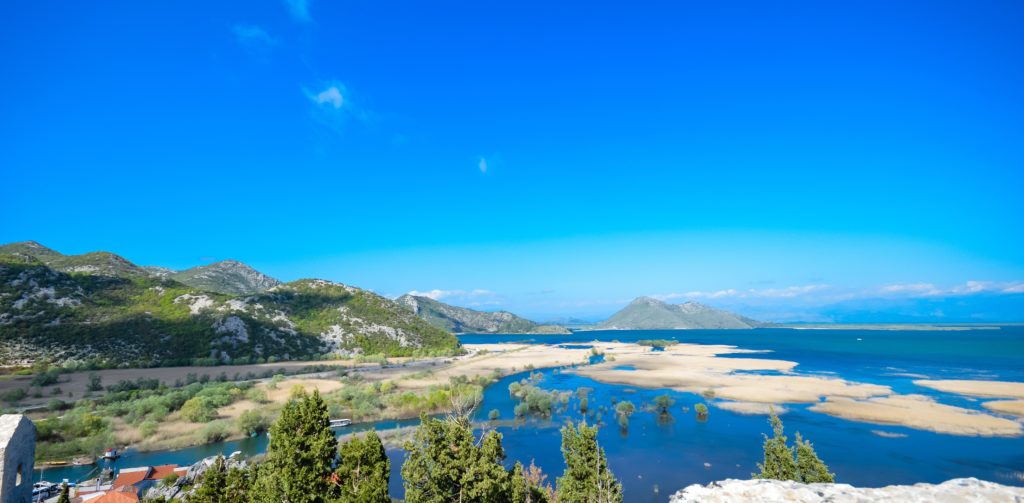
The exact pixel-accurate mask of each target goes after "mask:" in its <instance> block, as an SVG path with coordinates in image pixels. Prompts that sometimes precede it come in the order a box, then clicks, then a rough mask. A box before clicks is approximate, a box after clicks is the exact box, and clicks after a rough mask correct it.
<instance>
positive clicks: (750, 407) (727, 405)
mask: <svg viewBox="0 0 1024 503" xmlns="http://www.w3.org/2000/svg"><path fill="white" fill-rule="evenodd" d="M711 405H713V406H715V407H718V408H719V409H725V410H728V411H731V412H735V413H737V414H745V415H748V416H755V415H765V416H767V415H768V414H771V413H772V412H773V411H774V412H775V413H776V414H778V415H780V416H781V415H783V414H785V413H787V412H789V409H787V408H785V407H783V406H781V405H777V404H771V403H754V402H712V403H711Z"/></svg>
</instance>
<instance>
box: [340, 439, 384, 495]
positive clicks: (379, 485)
mask: <svg viewBox="0 0 1024 503" xmlns="http://www.w3.org/2000/svg"><path fill="white" fill-rule="evenodd" d="M339 450H340V454H341V461H340V463H339V464H338V469H337V470H335V472H334V473H335V474H336V480H337V484H338V486H339V488H340V493H341V501H344V502H348V501H354V502H360V503H375V502H382V503H389V502H390V501H391V496H390V495H389V494H388V481H389V480H390V479H391V461H389V460H388V455H387V452H386V451H385V450H384V444H383V443H381V441H380V437H378V436H377V432H375V431H373V430H370V432H368V433H367V434H366V435H363V436H362V437H353V438H352V439H351V440H349V441H348V442H345V443H344V444H341V448H340V449H339Z"/></svg>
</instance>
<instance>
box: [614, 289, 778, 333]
mask: <svg viewBox="0 0 1024 503" xmlns="http://www.w3.org/2000/svg"><path fill="white" fill-rule="evenodd" d="M758 326H761V323H760V322H758V321H755V320H752V319H750V318H746V317H743V316H740V315H738V314H734V313H730V312H728V311H722V310H720V309H715V308H713V307H708V306H705V305H704V304H701V303H699V302H684V303H682V304H669V303H666V302H662V301H660V300H657V299H652V298H650V297H638V298H636V299H634V300H633V302H630V303H629V305H627V306H626V307H624V308H622V310H620V311H619V312H617V313H615V314H613V315H612V316H611V317H610V318H608V319H607V320H605V321H603V322H601V323H598V324H597V325H595V326H594V328H596V329H598V330H673V329H694V328H733V329H744V328H754V327H758Z"/></svg>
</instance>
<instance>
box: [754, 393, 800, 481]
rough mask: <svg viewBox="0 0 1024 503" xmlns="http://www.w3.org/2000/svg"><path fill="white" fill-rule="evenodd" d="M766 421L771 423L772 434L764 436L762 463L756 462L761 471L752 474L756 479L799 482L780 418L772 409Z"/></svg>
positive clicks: (791, 450) (791, 451)
mask: <svg viewBox="0 0 1024 503" xmlns="http://www.w3.org/2000/svg"><path fill="white" fill-rule="evenodd" d="M768 422H769V423H770V424H771V425H772V431H773V432H774V434H775V435H774V436H773V437H772V438H768V435H763V436H764V463H758V464H757V468H758V469H759V470H760V471H761V472H760V473H756V474H754V475H753V478H757V479H774V480H795V481H798V482H799V480H800V479H799V476H798V473H797V470H796V463H795V462H794V461H793V449H792V448H791V447H789V446H788V445H786V436H785V435H784V434H783V428H782V420H781V419H779V416H778V415H777V414H775V411H772V413H771V417H769V419H768Z"/></svg>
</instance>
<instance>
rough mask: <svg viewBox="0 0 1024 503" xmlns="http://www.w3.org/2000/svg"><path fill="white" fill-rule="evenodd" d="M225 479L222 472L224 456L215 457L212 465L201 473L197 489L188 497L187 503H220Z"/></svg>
mask: <svg viewBox="0 0 1024 503" xmlns="http://www.w3.org/2000/svg"><path fill="white" fill-rule="evenodd" d="M226 487H227V477H226V474H225V470H224V456H217V459H216V460H214V462H213V464H212V465H210V467H209V468H207V469H206V471H205V472H203V479H202V481H201V482H200V483H199V487H198V488H197V489H196V490H195V492H193V493H192V494H190V495H189V496H188V503H222V502H226V501H227V500H225V499H224V489H225V488H226Z"/></svg>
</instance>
